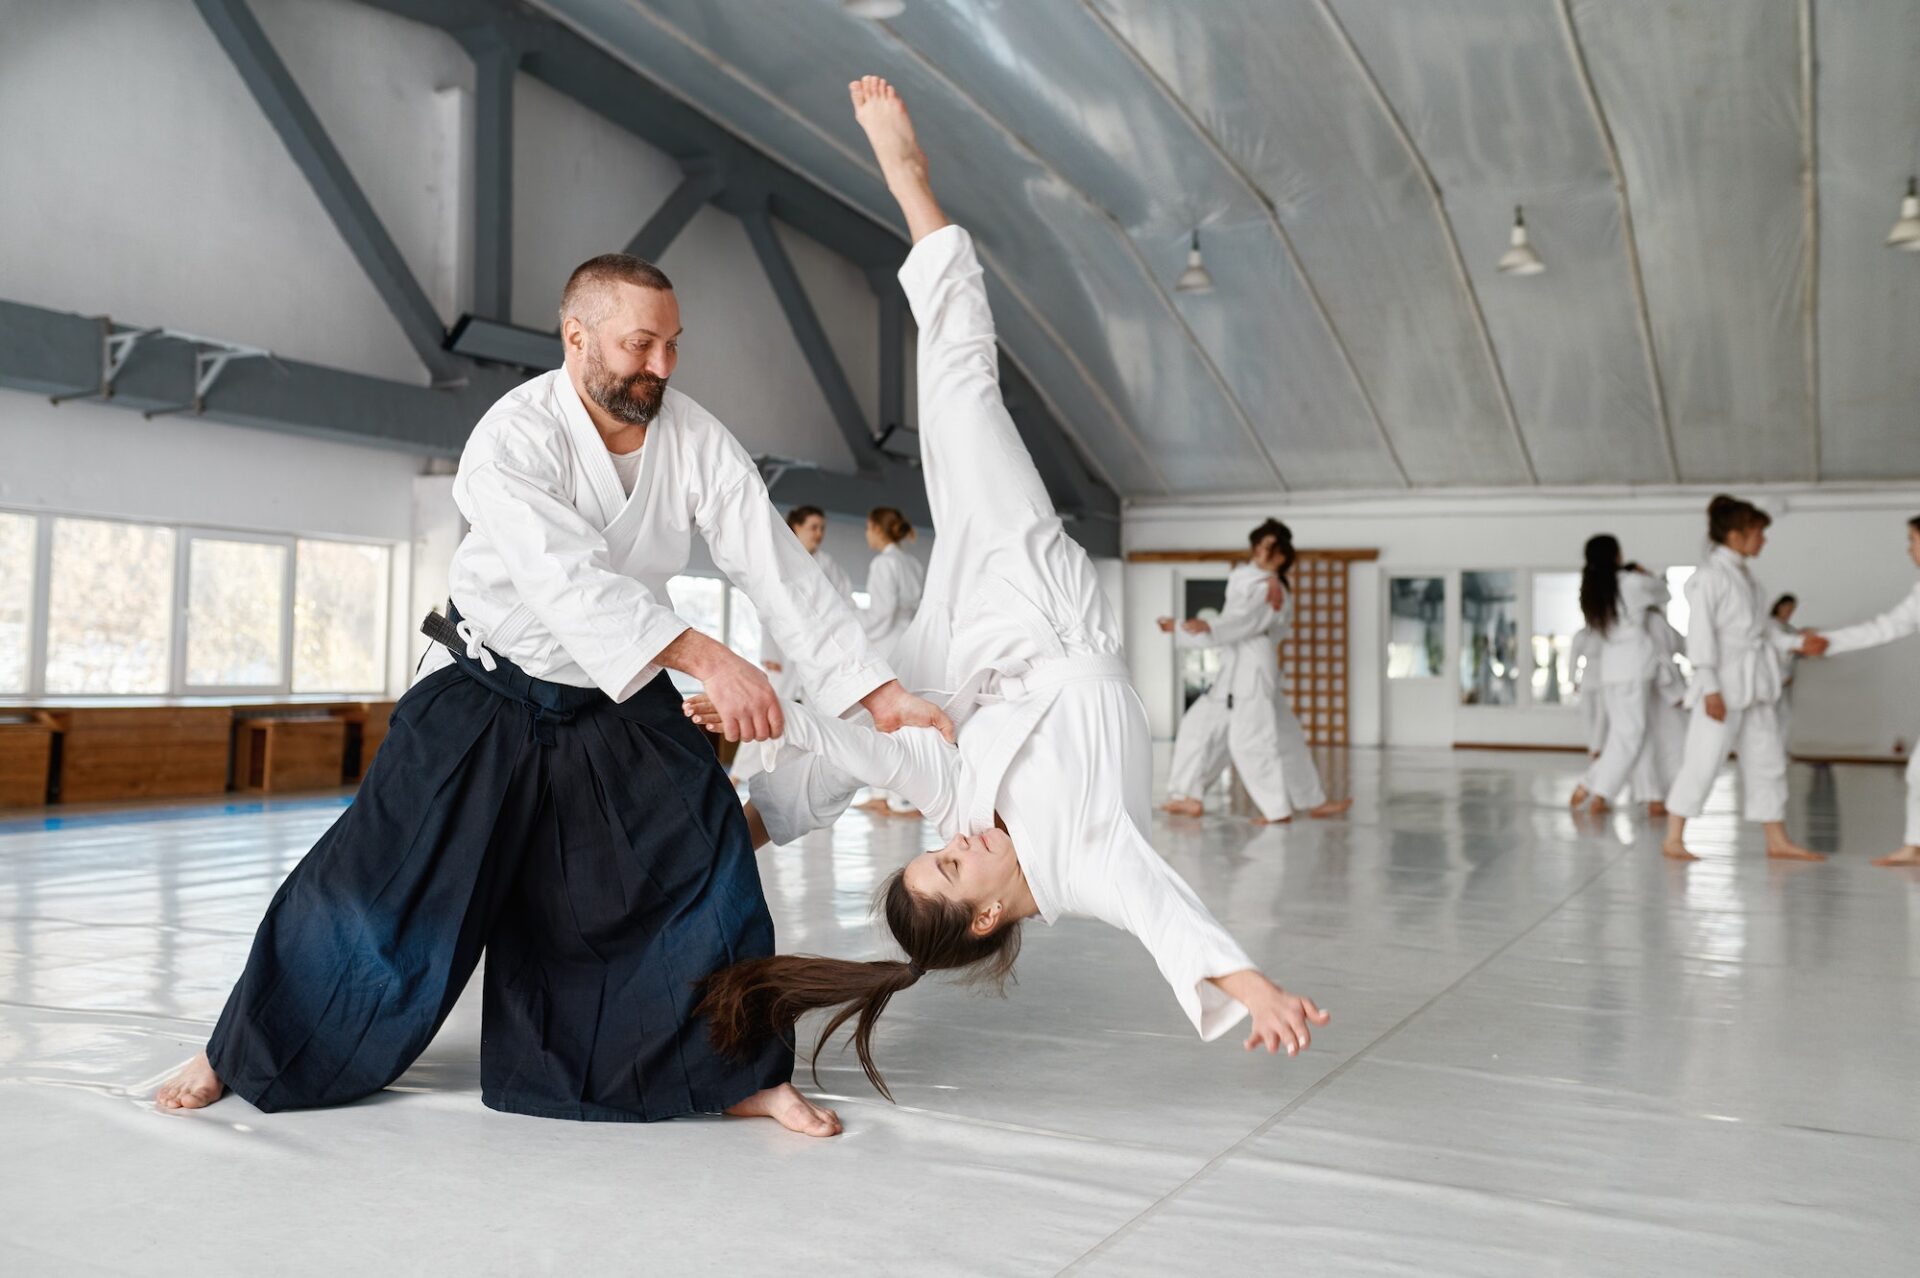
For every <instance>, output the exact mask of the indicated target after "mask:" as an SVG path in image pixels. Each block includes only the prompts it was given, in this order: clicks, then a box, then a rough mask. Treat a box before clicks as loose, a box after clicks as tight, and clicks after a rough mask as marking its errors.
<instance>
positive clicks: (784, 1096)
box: [727, 1083, 841, 1136]
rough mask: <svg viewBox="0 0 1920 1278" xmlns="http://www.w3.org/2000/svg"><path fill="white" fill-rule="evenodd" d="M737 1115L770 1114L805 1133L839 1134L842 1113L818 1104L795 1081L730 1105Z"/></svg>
mask: <svg viewBox="0 0 1920 1278" xmlns="http://www.w3.org/2000/svg"><path fill="white" fill-rule="evenodd" d="M727 1113H729V1114H731V1115H733V1116H734V1117H735V1118H771V1119H772V1120H773V1121H774V1122H776V1123H778V1124H780V1125H781V1126H782V1127H784V1128H786V1129H787V1130H788V1131H790V1132H799V1133H800V1134H801V1135H802V1136H838V1135H839V1134H840V1132H841V1127H840V1115H838V1114H836V1113H834V1112H833V1111H832V1110H830V1109H828V1108H826V1106H824V1105H816V1104H814V1103H813V1102H812V1101H810V1100H808V1099H807V1098H806V1097H804V1096H802V1095H801V1094H800V1089H799V1088H797V1087H795V1086H794V1085H793V1084H792V1083H782V1084H780V1086H778V1087H769V1088H767V1090H766V1091H764V1092H755V1093H754V1094H753V1095H751V1096H749V1097H747V1098H746V1099H745V1100H743V1101H741V1102H740V1103H739V1104H738V1105H734V1106H731V1107H729V1108H728V1110H727Z"/></svg>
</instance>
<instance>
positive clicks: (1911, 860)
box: [1874, 843, 1920, 866]
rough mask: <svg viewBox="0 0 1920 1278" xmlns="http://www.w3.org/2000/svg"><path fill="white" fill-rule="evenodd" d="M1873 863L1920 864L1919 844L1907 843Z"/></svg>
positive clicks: (1886, 864)
mask: <svg viewBox="0 0 1920 1278" xmlns="http://www.w3.org/2000/svg"><path fill="white" fill-rule="evenodd" d="M1874 864H1875V865H1885V866H1897V865H1920V844H1915V843H1909V844H1907V845H1906V846H1905V847H1903V848H1901V849H1900V850H1899V851H1898V852H1894V853H1891V854H1889V855H1887V856H1883V857H1880V858H1879V859H1878V860H1876V861H1875V862H1874Z"/></svg>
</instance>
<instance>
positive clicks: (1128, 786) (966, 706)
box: [752, 226, 1254, 1039]
mask: <svg viewBox="0 0 1920 1278" xmlns="http://www.w3.org/2000/svg"><path fill="white" fill-rule="evenodd" d="M900 282H901V284H902V285H903V286H904V287H905V289H906V293H907V299H908V301H909V303H910V304H911V305H912V307H913V314H914V319H915V320H916V321H917V322H918V324H919V327H920V348H919V365H918V367H919V394H920V450H921V459H922V468H923V474H924V476H925V480H926V485H927V496H928V498H929V500H930V502H931V503H932V507H933V523H934V527H935V528H937V529H938V530H939V533H940V536H939V540H938V541H936V542H935V544H934V549H933V563H932V565H931V567H930V569H929V571H928V574H927V581H926V593H925V596H924V598H923V599H922V601H921V605H920V611H919V614H918V615H917V616H916V617H915V619H914V622H913V625H912V626H911V627H909V628H908V630H907V633H906V634H905V636H903V638H902V641H901V644H900V647H899V649H898V655H897V657H896V662H897V664H898V665H899V667H900V669H901V674H902V677H903V678H904V679H905V680H906V681H907V684H908V686H909V687H910V688H913V689H915V690H916V691H921V692H924V693H932V692H934V690H937V689H950V690H954V691H951V692H943V693H939V694H938V695H939V696H940V699H941V700H943V701H944V702H945V704H946V705H947V708H948V713H949V714H950V715H952V717H953V719H954V721H955V723H956V725H957V726H958V729H959V746H958V748H957V749H956V748H952V747H947V746H945V745H944V743H942V744H940V745H939V746H937V747H936V746H934V745H932V744H931V743H930V742H929V741H928V738H929V735H930V734H929V733H928V732H927V731H923V730H911V729H908V730H902V731H900V732H896V733H893V734H892V735H891V736H888V737H884V738H882V737H879V736H877V735H875V734H872V733H865V732H861V731H859V730H857V729H854V728H853V727H852V726H851V725H837V724H834V723H832V722H831V721H828V720H826V719H825V718H824V717H822V716H814V717H813V718H812V722H813V723H814V724H815V725H816V726H819V727H822V728H825V729H827V732H826V733H823V734H821V735H822V736H823V737H827V738H830V739H831V740H833V741H844V740H848V739H851V740H853V741H855V742H857V743H858V744H857V746H855V747H850V748H849V750H850V752H849V753H843V754H840V755H836V756H833V757H829V756H828V755H825V754H822V753H812V752H803V751H801V750H800V749H799V748H798V746H802V745H807V744H809V743H808V742H783V747H784V746H787V745H793V746H795V747H796V748H795V749H794V751H793V753H792V755H791V756H789V755H785V754H783V755H782V756H781V758H780V764H779V766H777V767H775V768H774V769H773V770H771V771H769V772H766V773H762V774H761V775H759V776H756V777H754V778H753V781H752V791H753V800H754V805H755V807H756V808H758V809H759V811H760V813H761V815H762V817H763V819H764V820H765V821H766V824H767V829H768V832H769V833H770V834H771V835H772V836H773V839H774V841H775V842H780V843H784V842H788V841H791V840H792V839H793V838H796V837H798V836H799V835H800V834H803V833H805V832H806V831H807V830H810V829H817V828H819V827H821V826H824V825H827V824H830V823H831V822H832V821H833V820H834V819H835V818H836V817H838V815H839V814H840V812H841V811H843V810H844V809H845V807H846V804H847V803H848V802H849V801H851V799H852V797H853V794H854V791H855V790H856V789H858V787H859V786H860V784H861V783H862V782H866V783H869V784H874V785H879V786H883V787H886V788H890V789H894V790H898V791H899V792H901V793H902V794H904V795H905V796H907V798H908V799H909V800H910V801H912V802H914V803H916V804H918V805H919V806H920V808H921V811H922V812H923V813H925V814H926V816H927V818H928V819H929V820H931V821H932V822H933V823H934V824H935V825H936V826H937V827H938V828H939V830H940V832H941V835H942V836H943V837H951V836H952V835H954V834H955V833H958V832H960V831H966V832H969V833H980V832H981V831H984V830H986V829H989V828H990V827H991V826H992V825H993V821H994V816H995V814H996V813H998V814H999V816H1000V818H1001V820H1003V821H1004V822H1005V824H1006V827H1007V831H1008V833H1009V834H1010V835H1011V837H1012V840H1013V845H1014V848H1015V852H1016V855H1017V856H1018V857H1019V859H1020V865H1021V868H1022V870H1023V871H1024V872H1025V874H1026V880H1027V885H1028V887H1029V888H1030V889H1031V890H1032V892H1033V897H1034V901H1035V903H1036V904H1037V905H1038V906H1039V910H1040V917H1041V919H1042V920H1044V921H1045V922H1047V923H1052V922H1054V921H1055V920H1056V919H1058V918H1059V917H1060V916H1061V915H1062V914H1087V915H1091V916H1093V917H1095V918H1099V919H1103V920H1105V921H1106V922H1108V923H1111V924H1113V925H1114V926H1116V927H1121V928H1124V929H1126V930H1127V931H1129V932H1132V933H1133V934H1134V935H1135V936H1136V937H1138V938H1139V939H1140V941H1141V942H1142V943H1143V944H1144V945H1145V946H1146V947H1147V949H1148V951H1149V952H1150V953H1151V954H1152V955H1153V958H1154V961H1155V962H1156V963H1157V964H1158V965H1159V968H1160V971H1161V974H1162V975H1163V976H1164V977H1165V978H1166V980H1167V982H1168V984H1169V985H1171V986H1172V987H1173V992H1174V996H1175V997H1176V998H1177V999H1178V1000H1179V1002H1180V1006H1181V1008H1182V1009H1183V1010H1184V1011H1185V1012H1186V1014H1187V1016H1188V1018H1189V1019H1190V1020H1191V1021H1192V1023H1193V1025H1194V1027H1195V1029H1197V1030H1198V1031H1199V1032H1200V1034H1201V1036H1202V1037H1204V1038H1208V1039H1212V1038H1216V1037H1218V1036H1219V1035H1221V1034H1224V1033H1225V1032H1226V1031H1227V1030H1228V1029H1229V1028H1231V1027H1232V1026H1233V1025H1234V1023H1235V1022H1237V1021H1238V1020H1239V1019H1240V1018H1241V1017H1242V1016H1244V1015H1245V1014H1246V1009H1245V1007H1243V1006H1242V1005H1241V1004H1240V1003H1239V1002H1237V1001H1236V1000H1234V999H1232V998H1229V997H1228V996H1227V995H1226V994H1225V993H1224V992H1222V991H1221V990H1220V989H1219V988H1218V987H1216V986H1214V985H1211V984H1209V983H1208V978H1209V977H1218V976H1226V975H1228V974H1230V973H1233V972H1238V971H1242V970H1245V969H1248V968H1251V967H1253V966H1254V964H1253V962H1252V960H1250V959H1249V958H1248V957H1247V955H1246V953H1245V951H1243V950H1242V949H1241V948H1240V947H1239V945H1237V944H1236V943H1235V942H1234V940H1233V938H1232V937H1231V936H1229V935H1228V934H1227V932H1226V930H1225V929H1224V928H1222V927H1221V926H1220V924H1219V923H1218V922H1216V921H1215V920H1214V918H1213V916H1212V915H1211V914H1209V913H1208V912H1207V909H1206V907H1205V906H1204V905H1203V904H1201V902H1200V900H1199V898H1198V897H1196V896H1195V895H1194V893H1193V891H1192V889H1190V888H1189V887H1188V886H1187V885H1186V883H1185V882H1183V881H1182V880H1181V878H1180V876H1179V875H1178V874H1176V873H1174V871H1173V869H1172V868H1171V867H1170V866H1168V865H1167V863H1166V862H1165V861H1163V860H1162V859H1161V858H1160V857H1159V855H1158V854H1157V853H1155V852H1154V850H1153V847H1152V845H1151V844H1150V843H1149V841H1148V839H1147V835H1146V831H1147V830H1148V829H1149V828H1150V819H1151V816H1150V809H1151V802H1152V786H1153V766H1152V752H1151V746H1150V742H1149V737H1148V730H1147V716H1146V711H1145V708H1144V707H1143V706H1142V705H1141V704H1140V698H1139V696H1138V694H1137V693H1135V692H1134V690H1133V687H1132V685H1131V684H1130V683H1129V682H1128V679H1127V668H1126V662H1125V660H1124V658H1123V655H1122V645H1121V641H1120V633H1121V630H1120V624H1119V621H1118V620H1117V619H1116V618H1115V617H1114V615H1113V610H1112V608H1111V606H1110V605H1109V604H1108V602H1107V598H1106V595H1105V593H1104V592H1103V591H1102V590H1101V588H1100V581H1099V578H1098V577H1097V576H1096V574H1095V572H1094V568H1093V564H1092V562H1091V561H1090V560H1089V559H1088V558H1087V555H1086V552H1085V551H1084V550H1082V549H1081V548H1080V547H1079V545H1077V544H1076V543H1075V542H1074V541H1073V540H1072V539H1071V538H1070V537H1068V536H1067V535H1066V530H1065V529H1064V528H1063V527H1062V525H1061V522H1060V518H1059V516H1058V515H1057V514H1056V513H1055V512H1054V509H1053V503H1052V500H1051V499H1050V498H1049V497H1048V495H1047V490H1046V486H1045V485H1044V484H1043V483H1042V482H1041V480H1040V475H1039V472H1038V471H1037V470H1035V468H1034V465H1033V459H1032V458H1031V457H1030V456H1029V455H1028V454H1027V450H1026V446H1025V444H1023V443H1022V442H1021V439H1020V435H1019V432H1018V431H1017V430H1016V429H1015V428H1014V424H1013V419H1012V418H1011V417H1009V416H1008V415H1007V410H1006V407H1005V405H1004V404H1003V403H1002V402H1001V399H1000V386H999V381H998V374H999V356H998V351H997V348H996V345H995V341H994V329H993V317H992V313H991V311H990V310H989V309H988V306H987V296H986V289H985V286H984V283H983V281H982V277H981V271H980V264H979V262H978V260H977V259H976V258H975V256H974V251H973V241H972V239H971V238H970V237H969V236H968V235H967V233H966V232H965V231H964V230H962V229H960V228H959V227H951V226H950V227H946V228H943V229H942V230H940V231H938V232H936V233H934V234H933V235H930V236H928V237H926V238H925V239H923V240H922V241H920V243H919V244H917V245H915V246H914V249H913V251H912V252H911V253H910V254H909V255H908V257H907V261H906V264H905V265H904V266H903V267H902V268H901V270H900ZM801 714H802V715H803V716H805V715H806V714H807V712H806V711H805V709H804V708H802V711H801ZM796 722H806V720H805V719H797V720H796ZM842 729H844V731H843V730H842ZM790 731H791V730H790ZM811 744H814V745H816V746H817V745H819V743H818V742H813V743H811ZM862 772H864V773H865V775H861V773H862Z"/></svg>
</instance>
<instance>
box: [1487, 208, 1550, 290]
mask: <svg viewBox="0 0 1920 1278" xmlns="http://www.w3.org/2000/svg"><path fill="white" fill-rule="evenodd" d="M1546 269H1547V264H1546V263H1545V262H1543V261H1541V260H1540V255H1539V254H1538V253H1536V252H1534V251H1533V245H1531V244H1529V243H1527V219H1526V217H1525V216H1524V215H1523V214H1522V213H1521V211H1520V208H1519V206H1518V205H1515V206H1514V210H1513V234H1512V236H1511V237H1510V238H1509V239H1508V240H1507V251H1506V252H1505V253H1502V254H1501V255H1500V264H1499V271H1500V273H1501V274H1502V275H1538V274H1539V273H1540V272H1542V271H1544V270H1546Z"/></svg>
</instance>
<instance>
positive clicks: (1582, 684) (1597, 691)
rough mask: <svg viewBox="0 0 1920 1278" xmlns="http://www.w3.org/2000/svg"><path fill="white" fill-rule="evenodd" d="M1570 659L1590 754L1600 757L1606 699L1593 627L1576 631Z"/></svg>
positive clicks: (1605, 720) (1598, 640)
mask: <svg viewBox="0 0 1920 1278" xmlns="http://www.w3.org/2000/svg"><path fill="white" fill-rule="evenodd" d="M1567 661H1568V663H1569V664H1570V665H1572V667H1573V687H1574V691H1576V692H1578V693H1579V694H1580V724H1581V726H1582V727H1583V728H1585V729H1586V734H1587V753H1588V754H1590V755H1595V756H1597V755H1599V753H1600V750H1601V747H1603V746H1605V745H1606V743H1607V698H1606V695H1605V693H1604V692H1602V690H1601V687H1602V683H1603V681H1602V679H1601V676H1600V636H1599V635H1598V634H1596V633H1595V632H1594V629H1593V627H1592V626H1582V627H1580V629H1578V630H1576V631H1574V632H1573V639H1572V641H1571V642H1570V643H1569V644H1568V645H1567Z"/></svg>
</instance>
